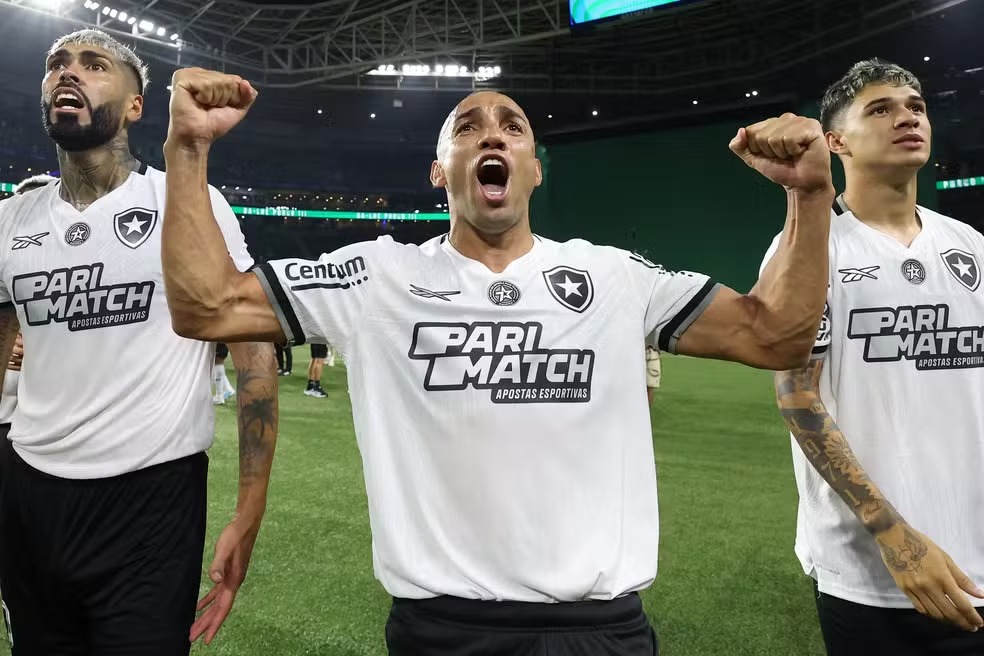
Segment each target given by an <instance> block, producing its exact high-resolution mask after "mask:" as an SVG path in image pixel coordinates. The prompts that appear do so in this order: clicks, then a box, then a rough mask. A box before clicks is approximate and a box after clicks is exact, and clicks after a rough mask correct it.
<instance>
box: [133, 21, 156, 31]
mask: <svg viewBox="0 0 984 656" xmlns="http://www.w3.org/2000/svg"><path fill="white" fill-rule="evenodd" d="M137 27H139V28H140V29H141V30H143V31H145V32H153V31H154V24H153V23H151V22H150V21H148V20H142V21H140V24H139V25H138V26H137Z"/></svg>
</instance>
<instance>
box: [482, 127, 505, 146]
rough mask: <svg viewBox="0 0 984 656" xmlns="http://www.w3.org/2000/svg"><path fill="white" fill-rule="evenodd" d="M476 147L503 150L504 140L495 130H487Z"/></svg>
mask: <svg viewBox="0 0 984 656" xmlns="http://www.w3.org/2000/svg"><path fill="white" fill-rule="evenodd" d="M478 147H479V148H481V149H482V150H505V149H506V142H505V140H504V139H503V138H502V135H500V134H499V132H498V131H497V130H496V131H489V132H486V133H485V137H484V138H483V139H482V141H481V143H479V145H478Z"/></svg>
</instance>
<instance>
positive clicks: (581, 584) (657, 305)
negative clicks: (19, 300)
mask: <svg viewBox="0 0 984 656" xmlns="http://www.w3.org/2000/svg"><path fill="white" fill-rule="evenodd" d="M256 271H257V273H258V275H259V276H260V280H261V282H262V284H263V285H264V287H265V288H266V290H267V293H268V295H269V297H270V301H271V304H272V305H273V307H274V309H275V310H276V311H277V312H278V315H279V316H280V319H281V323H282V325H283V329H284V333H285V334H286V335H287V337H288V339H290V340H291V341H292V342H293V343H295V344H300V343H303V342H304V341H311V342H318V343H325V342H330V343H331V344H333V345H334V346H336V347H337V348H339V349H340V350H341V352H342V354H343V355H344V357H345V362H346V365H347V367H348V379H349V380H348V382H349V390H350V394H351V397H352V411H353V415H354V420H355V430H356V437H357V439H358V442H359V447H360V450H361V452H362V459H363V465H364V472H365V479H366V488H367V492H368V497H369V518H370V524H371V527H372V534H373V557H374V565H375V572H376V576H377V578H379V580H380V581H381V582H382V584H383V586H384V587H385V588H386V590H387V591H389V592H390V594H392V595H394V596H397V597H407V598H422V597H431V596H436V595H453V596H457V597H464V598H474V599H496V600H502V599H508V600H517V601H534V602H550V601H560V600H563V601H570V600H578V599H611V598H614V597H617V596H620V595H622V594H624V593H627V592H630V591H633V590H639V589H641V588H645V587H647V586H648V585H649V584H650V583H651V582H652V581H653V578H654V577H655V575H656V552H657V548H658V546H659V532H658V507H657V503H656V472H655V465H654V460H653V444H652V431H651V426H650V419H649V411H648V407H647V403H646V368H645V359H644V358H643V357H642V352H641V351H642V349H641V345H642V344H643V342H644V341H645V339H646V337H647V336H648V335H650V334H652V333H653V332H654V331H655V332H656V335H655V339H656V341H658V342H659V344H660V346H661V348H662V349H663V350H667V351H673V350H674V349H675V346H676V343H677V338H678V337H679V336H680V335H681V334H682V333H683V331H685V330H686V329H687V328H688V327H689V326H690V324H691V323H692V322H693V321H694V320H695V319H696V318H697V317H698V316H699V315H700V313H701V312H702V311H703V310H704V308H705V307H706V306H707V305H708V304H709V303H710V301H711V298H712V297H713V295H714V292H715V290H716V287H715V284H714V283H713V282H711V281H709V280H708V279H707V277H706V276H702V275H697V274H692V273H687V272H681V273H672V272H668V271H666V270H664V269H663V268H662V267H659V266H657V265H655V264H652V263H650V262H648V261H647V260H645V259H644V258H641V257H639V256H636V255H632V254H630V253H628V252H626V251H621V250H618V249H615V248H609V247H599V246H594V245H592V244H589V243H587V242H584V241H570V242H567V243H563V244H561V243H557V242H553V241H549V240H546V239H541V238H539V237H537V238H536V239H535V240H534V245H533V248H532V250H530V251H529V252H528V253H527V254H525V255H524V256H522V257H520V258H519V259H517V260H515V261H514V262H512V263H511V264H510V265H509V266H508V267H507V268H506V269H505V270H504V271H503V272H502V273H493V272H492V271H490V270H489V269H488V268H486V267H485V265H483V264H481V263H480V262H477V261H475V260H472V259H469V258H466V257H464V256H463V255H461V254H460V253H459V252H458V251H456V250H455V249H454V247H452V246H451V244H450V243H449V242H448V241H447V240H446V239H445V238H444V237H439V238H435V239H433V240H431V241H429V242H427V243H426V244H424V245H422V246H413V245H403V244H398V243H396V242H394V241H393V240H392V239H390V238H389V237H382V238H379V239H377V240H376V241H374V242H365V243H360V244H355V245H352V246H347V247H345V248H342V249H340V250H337V251H335V252H334V253H331V254H327V255H323V256H322V257H321V258H320V259H319V260H317V261H303V260H280V261H275V262H271V263H267V264H263V265H261V266H259V267H257V269H256Z"/></svg>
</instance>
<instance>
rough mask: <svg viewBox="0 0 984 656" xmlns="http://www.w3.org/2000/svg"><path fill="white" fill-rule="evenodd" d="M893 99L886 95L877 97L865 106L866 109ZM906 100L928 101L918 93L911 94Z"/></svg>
mask: <svg viewBox="0 0 984 656" xmlns="http://www.w3.org/2000/svg"><path fill="white" fill-rule="evenodd" d="M891 100H892V99H891V98H888V97H885V98H875V99H874V100H872V101H871V102H869V103H868V104H867V105H865V106H864V108H865V109H868V108H869V107H871V106H873V105H877V104H879V103H884V102H891ZM906 100H908V101H910V102H911V101H913V100H918V101H919V102H921V103H925V102H926V100H925V99H924V98H923V97H922V96H920V95H919V94H917V93H914V94H912V95H911V96H909V97H908V98H906Z"/></svg>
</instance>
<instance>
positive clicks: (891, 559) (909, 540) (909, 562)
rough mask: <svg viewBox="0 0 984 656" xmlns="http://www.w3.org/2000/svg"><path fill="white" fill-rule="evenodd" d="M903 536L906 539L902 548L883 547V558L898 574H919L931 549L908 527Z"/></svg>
mask: <svg viewBox="0 0 984 656" xmlns="http://www.w3.org/2000/svg"><path fill="white" fill-rule="evenodd" d="M903 535H904V536H905V538H904V542H903V546H902V548H901V549H896V548H895V547H892V546H889V545H882V546H881V551H882V556H883V557H884V559H885V562H886V563H888V566H889V567H891V568H892V569H893V570H895V571H896V572H899V573H902V572H918V571H919V570H920V569H922V560H923V558H925V557H926V554H928V553H929V547H927V546H926V543H924V542H923V541H922V540H921V539H920V538H919V536H918V535H916V533H915V532H913V531H912V529H910V528H908V527H906V528H905V532H904V534H903Z"/></svg>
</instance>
